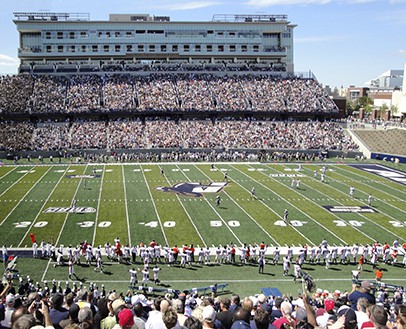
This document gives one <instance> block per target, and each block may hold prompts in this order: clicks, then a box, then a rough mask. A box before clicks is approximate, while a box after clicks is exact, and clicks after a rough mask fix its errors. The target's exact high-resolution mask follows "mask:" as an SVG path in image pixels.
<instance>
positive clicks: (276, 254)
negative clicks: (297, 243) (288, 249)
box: [273, 247, 281, 265]
mask: <svg viewBox="0 0 406 329" xmlns="http://www.w3.org/2000/svg"><path fill="white" fill-rule="evenodd" d="M280 255H281V251H280V250H279V248H278V247H276V248H275V250H274V252H273V264H274V265H277V264H278V262H279V257H280Z"/></svg>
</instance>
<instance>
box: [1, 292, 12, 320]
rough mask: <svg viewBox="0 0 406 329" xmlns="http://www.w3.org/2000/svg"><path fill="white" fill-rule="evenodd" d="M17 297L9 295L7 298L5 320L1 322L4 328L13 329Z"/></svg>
mask: <svg viewBox="0 0 406 329" xmlns="http://www.w3.org/2000/svg"><path fill="white" fill-rule="evenodd" d="M14 302H15V296H14V295H13V294H8V295H7V296H6V307H5V310H4V320H3V321H1V322H0V324H1V326H2V327H5V328H11V315H12V314H13V312H14V311H15V308H14Z"/></svg>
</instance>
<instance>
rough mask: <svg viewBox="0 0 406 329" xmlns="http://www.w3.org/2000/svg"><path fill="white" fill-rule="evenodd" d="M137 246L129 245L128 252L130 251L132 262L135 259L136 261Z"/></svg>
mask: <svg viewBox="0 0 406 329" xmlns="http://www.w3.org/2000/svg"><path fill="white" fill-rule="evenodd" d="M137 251H138V250H137V246H136V245H133V246H132V247H131V250H130V252H131V261H132V262H133V263H135V262H136V261H137Z"/></svg>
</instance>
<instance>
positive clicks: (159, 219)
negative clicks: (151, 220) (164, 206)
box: [140, 163, 169, 245]
mask: <svg viewBox="0 0 406 329" xmlns="http://www.w3.org/2000/svg"><path fill="white" fill-rule="evenodd" d="M155 165H156V163H155ZM140 168H141V172H142V176H143V177H144V182H145V185H146V186H147V189H148V193H149V197H150V198H151V202H152V205H153V206H154V209H155V214H156V217H157V218H158V221H159V226H160V227H161V231H162V234H163V236H164V239H165V244H167V245H169V243H168V239H167V237H166V234H165V230H164V227H163V225H162V221H161V217H160V216H159V213H158V209H157V208H156V204H155V201H154V198H153V197H152V193H151V189H150V188H149V185H148V182H147V178H146V177H145V174H144V170H143V169H142V165H140Z"/></svg>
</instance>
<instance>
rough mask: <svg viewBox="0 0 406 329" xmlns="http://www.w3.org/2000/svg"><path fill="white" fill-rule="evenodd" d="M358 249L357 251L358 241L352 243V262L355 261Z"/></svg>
mask: <svg viewBox="0 0 406 329" xmlns="http://www.w3.org/2000/svg"><path fill="white" fill-rule="evenodd" d="M358 251H359V245H358V243H354V245H353V246H352V249H351V254H352V261H353V262H354V263H357V256H358Z"/></svg>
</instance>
